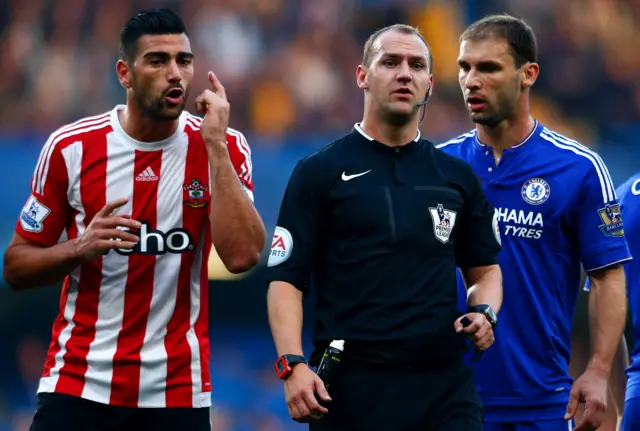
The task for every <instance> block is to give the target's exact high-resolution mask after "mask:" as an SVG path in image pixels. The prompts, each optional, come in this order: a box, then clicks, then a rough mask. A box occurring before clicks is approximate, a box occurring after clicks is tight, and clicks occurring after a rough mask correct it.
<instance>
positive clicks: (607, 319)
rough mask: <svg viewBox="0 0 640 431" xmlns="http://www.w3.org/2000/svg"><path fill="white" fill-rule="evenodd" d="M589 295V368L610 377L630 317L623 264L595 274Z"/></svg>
mask: <svg viewBox="0 0 640 431" xmlns="http://www.w3.org/2000/svg"><path fill="white" fill-rule="evenodd" d="M589 278H590V294H589V334H590V345H591V353H590V357H589V363H588V365H587V369H592V370H594V371H595V372H598V373H601V374H602V375H603V376H605V378H608V377H609V375H610V373H611V368H612V366H613V359H614V357H615V355H616V351H617V349H618V346H619V344H620V339H621V338H622V333H623V331H624V326H625V323H626V316H627V299H626V290H625V276H624V270H623V267H622V266H621V265H614V266H611V267H607V268H605V269H601V270H597V271H592V272H591V273H590V274H589Z"/></svg>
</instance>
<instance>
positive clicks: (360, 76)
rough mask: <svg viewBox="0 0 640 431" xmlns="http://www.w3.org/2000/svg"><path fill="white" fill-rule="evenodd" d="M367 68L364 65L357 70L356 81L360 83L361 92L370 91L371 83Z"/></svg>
mask: <svg viewBox="0 0 640 431" xmlns="http://www.w3.org/2000/svg"><path fill="white" fill-rule="evenodd" d="M367 72H368V70H367V68H366V67H365V66H363V65H359V66H358V68H357V69H356V81H357V82H358V88H360V89H361V90H365V91H366V90H368V89H369V83H368V82H367Z"/></svg>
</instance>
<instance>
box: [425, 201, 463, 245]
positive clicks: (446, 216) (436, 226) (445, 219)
mask: <svg viewBox="0 0 640 431" xmlns="http://www.w3.org/2000/svg"><path fill="white" fill-rule="evenodd" d="M429 212H430V213H431V219H432V220H433V232H434V233H435V235H436V238H437V239H438V241H440V242H441V243H443V244H446V243H447V242H449V237H450V236H451V232H452V231H453V226H454V225H455V223H456V212H455V211H451V210H447V209H444V207H443V206H442V204H438V206H437V207H436V208H429Z"/></svg>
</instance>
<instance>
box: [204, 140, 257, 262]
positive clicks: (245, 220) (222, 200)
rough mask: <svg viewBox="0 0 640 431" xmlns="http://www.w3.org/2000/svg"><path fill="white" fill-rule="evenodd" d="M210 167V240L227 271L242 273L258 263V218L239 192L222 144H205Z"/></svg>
mask: <svg viewBox="0 0 640 431" xmlns="http://www.w3.org/2000/svg"><path fill="white" fill-rule="evenodd" d="M207 152H208V156H209V164H210V167H211V178H212V187H211V201H212V205H211V210H210V213H209V222H210V224H211V238H212V241H213V244H214V246H215V247H216V250H217V252H218V254H219V255H220V259H221V260H222V262H223V263H224V264H225V266H226V267H227V269H228V270H229V271H231V272H234V273H237V272H244V271H247V270H249V269H251V268H252V267H253V266H255V265H256V264H257V263H258V260H259V259H260V253H261V252H262V250H263V248H264V244H265V241H266V231H265V228H264V224H263V223H262V220H261V219H260V215H259V214H258V212H257V211H256V209H255V207H254V206H253V204H252V202H251V200H250V199H249V197H248V196H247V194H246V192H245V191H244V189H243V186H242V184H241V183H240V180H239V179H238V175H237V174H236V172H235V170H234V168H233V165H232V163H231V160H230V159H229V152H228V149H227V147H226V144H224V145H221V144H220V145H216V146H212V145H208V146H207Z"/></svg>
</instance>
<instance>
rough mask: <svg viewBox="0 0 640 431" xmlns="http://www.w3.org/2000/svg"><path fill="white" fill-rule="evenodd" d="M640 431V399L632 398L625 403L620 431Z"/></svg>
mask: <svg viewBox="0 0 640 431" xmlns="http://www.w3.org/2000/svg"><path fill="white" fill-rule="evenodd" d="M639 429H640V397H639V398H631V399H630V400H627V401H625V403H624V416H622V424H621V425H620V431H634V430H639Z"/></svg>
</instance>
